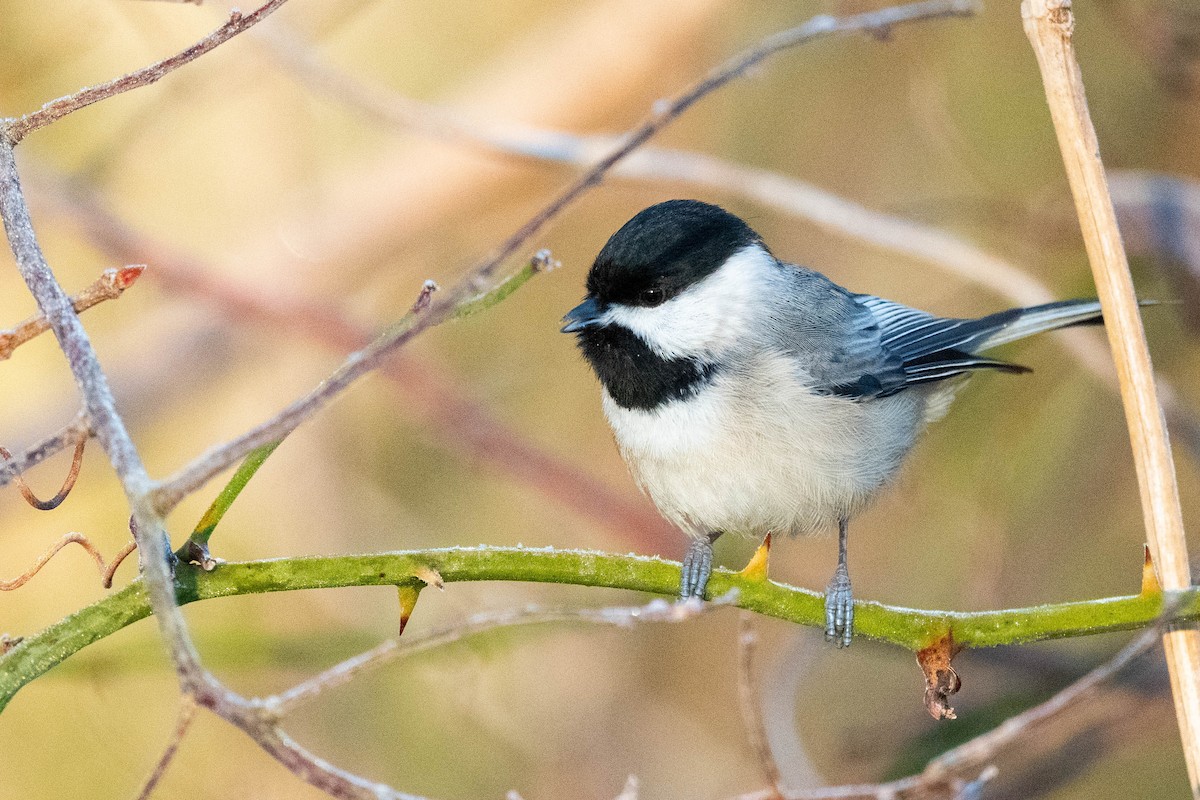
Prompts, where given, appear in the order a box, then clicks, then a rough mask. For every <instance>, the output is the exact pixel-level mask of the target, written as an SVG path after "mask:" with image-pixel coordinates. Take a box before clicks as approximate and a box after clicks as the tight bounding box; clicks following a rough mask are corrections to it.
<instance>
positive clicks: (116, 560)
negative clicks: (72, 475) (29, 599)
mask: <svg viewBox="0 0 1200 800" xmlns="http://www.w3.org/2000/svg"><path fill="white" fill-rule="evenodd" d="M69 544H77V545H79V546H80V547H82V548H83V549H84V550H86V551H87V552H88V555H90V556H91V557H92V560H93V561H95V562H96V568H97V569H99V570H100V579H101V581H102V582H103V584H104V588H105V589H107V588H109V587H110V586H112V580H113V574H114V573H115V572H116V571H117V567H119V566H121V562H122V561H124V560H125V557H126V556H128V555H129V554H130V553H132V552H133V550H134V546H133V545H132V544H129V545H126V546H125V547H123V548H121V549H120V550H119V551H117V554H116V555H115V556H113V560H112V561H111V562H106V561H105V560H104V555H103V554H101V552H100V549H99V548H98V547H96V545H94V544H92V540H91V539H89V538H88V537H87V536H85V535H83V534H82V533H78V532H76V531H72V532H70V533H68V534H66V535H64V536H63V537H62V538H61V539H59V540H58V541H57V542H55V543H54V544H53V545H51V546H50V549H48V550H47V551H46V552H44V553H42V554H41V555H40V556H38V557H37V560H36V561H34V562H33V565H32V566H31V567H30V568H29V569H27V570H25V571H24V572H22V573H21V574H20V575H18V576H17V577H15V578H12V579H11V580H0V592H11V591H12V590H13V589H19V588H21V587H22V586H24V585H25V584H26V583H28V582H29V580H30V578H32V577H33V576H34V575H37V574H38V573H39V572H41V570H42V567H44V566H46V564H47V562H49V561H50V559H52V558H54V556H56V555H57V554H58V551H59V550H62V549H63V548H64V547H66V546H67V545H69Z"/></svg>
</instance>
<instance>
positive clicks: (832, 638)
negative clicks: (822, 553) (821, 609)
mask: <svg viewBox="0 0 1200 800" xmlns="http://www.w3.org/2000/svg"><path fill="white" fill-rule="evenodd" d="M853 636H854V594H853V592H851V590H850V573H849V572H848V571H847V570H846V565H845V564H838V568H837V571H836V572H834V573H833V579H832V580H830V581H829V585H828V586H826V587H825V641H827V642H837V646H838V647H849V646H850V639H851V638H852V637H853Z"/></svg>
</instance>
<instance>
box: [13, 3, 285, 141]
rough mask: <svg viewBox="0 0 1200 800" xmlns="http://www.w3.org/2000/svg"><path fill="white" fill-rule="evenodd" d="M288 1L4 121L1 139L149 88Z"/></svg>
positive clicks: (235, 17) (232, 17) (238, 16)
mask: <svg viewBox="0 0 1200 800" xmlns="http://www.w3.org/2000/svg"><path fill="white" fill-rule="evenodd" d="M286 2H287V0H270V2H267V3H264V4H263V5H262V6H260V7H259V8H258V9H257V10H255V11H253V12H251V13H249V14H242V13H241V12H240V11H231V12H230V13H229V19H228V20H226V21H225V23H224V24H222V25H221V27H219V28H217V29H216V30H215V31H213V32H212V33H210V34H209V35H208V36H206V37H204V38H203V39H201V40H200V41H198V42H196V43H195V44H194V45H192V46H191V47H188V48H187V49H185V50H182V51H180V52H178V53H176V54H175V55H173V56H170V57H168V58H164V59H163V60H162V61H159V62H157V63H154V64H151V65H150V66H148V67H143V68H142V69H139V70H137V71H135V72H130V73H129V74H127V75H122V76H121V77H119V78H114V79H113V80H111V81H108V82H107V83H102V84H100V85H99V86H89V87H88V88H86V89H81V90H80V91H78V92H76V93H75V94H71V95H67V96H66V97H60V98H58V99H57V100H51V101H50V102H49V103H46V104H45V105H43V106H42V107H41V108H40V109H38V110H37V111H34V112H33V113H31V114H26V115H25V116H23V117H16V118H13V119H7V120H3V121H2V122H0V137H2V138H5V139H7V140H8V141H9V142H10V143H11V144H14V145H15V144H16V143H18V142H20V141H21V140H22V139H24V138H25V136H26V135H27V134H28V133H29V132H30V131H35V130H37V129H38V128H44V127H45V126H47V125H49V124H50V123H52V122H55V121H56V120H60V119H62V118H63V117H65V116H67V115H68V114H70V113H71V112H73V111H78V110H79V109H81V108H84V107H85V106H90V105H91V104H92V103H98V102H100V101H101V100H107V99H108V98H110V97H115V96H116V95H119V94H122V93H124V92H128V91H129V90H131V89H138V88H140V87H142V86H149V85H150V84H152V83H154V82H156V81H158V80H159V79H161V78H163V77H164V76H166V75H168V74H169V73H171V72H173V71H174V70H177V69H179V68H180V67H182V66H183V65H184V64H187V63H189V62H191V61H195V60H196V59H197V58H199V57H200V56H202V55H204V54H205V53H207V52H209V51H210V50H212V49H214V48H215V47H217V46H218V45H221V44H224V43H225V42H227V41H229V40H230V39H232V38H233V37H235V36H237V35H238V34H239V33H241V32H242V31H245V30H247V29H249V28H252V27H253V26H254V25H256V24H257V23H259V22H260V21H262V20H263V19H264V18H265V17H266V16H267V15H268V14H270V13H271V12H272V11H274V10H275V9H277V8H279V7H280V6H281V5H283V4H284V3H286Z"/></svg>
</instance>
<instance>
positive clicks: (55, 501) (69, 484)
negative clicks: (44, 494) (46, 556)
mask: <svg viewBox="0 0 1200 800" xmlns="http://www.w3.org/2000/svg"><path fill="white" fill-rule="evenodd" d="M78 438H79V441H77V442H76V443H75V455H74V456H72V458H71V468H70V469H69V470H67V477H66V478H65V479H64V480H63V483H62V488H60V489H59V490H58V493H57V494H55V495H54V496H53V497H51V498H50V499H49V500H41V499H39V498H38V496H37V495H36V494H34V493H33V489H31V488H29V484H28V483H26V482H25V478H24V477H22V476H21V474H20V473H18V474H17V475H15V476H14V477H13V482H14V483H16V484H17V491H19V492H20V493H21V497H23V498H25V502H26V503H29V505H31V506H33V507H34V508H36V509H38V510H39V511H51V510H53V509H56V508H58V507H59V506H60V505H61V504H62V501H63V500H66V499H67V495H69V494H70V493H71V489H73V488H75V480H76V479H77V478H78V477H79V468H80V466H81V465H82V464H83V450H84V448H85V447H86V446H87V442H88V439H89V438H90V437H89V436H88V435H87V433H85V432H82V431H81V432H79V434H78ZM0 458H3V459H4V460H5V461H11V460H12V453H10V452H8V448H6V447H0Z"/></svg>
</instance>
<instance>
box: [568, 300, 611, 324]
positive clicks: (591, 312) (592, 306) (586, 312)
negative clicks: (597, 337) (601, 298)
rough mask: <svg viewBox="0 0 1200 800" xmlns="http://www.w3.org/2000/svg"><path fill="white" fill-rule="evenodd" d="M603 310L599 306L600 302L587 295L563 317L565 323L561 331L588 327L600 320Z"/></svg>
mask: <svg viewBox="0 0 1200 800" xmlns="http://www.w3.org/2000/svg"><path fill="white" fill-rule="evenodd" d="M603 313H604V310H603V309H602V308H600V304H599V303H597V302H596V298H594V297H591V296H589V297H588V298H587V299H586V300H584V301H583V302H582V303H580V304H579V305H577V306H575V307H574V308H572V309H571V310H570V311H568V312H567V315H566V316H565V317H563V322H565V323H567V324H566V325H563V326H562V332H563V333H576V332H578V331H582V330H585V329H587V328H590V327H592V326H594V325H596V324H597V323H599V322H600V317H601V315H603Z"/></svg>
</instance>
